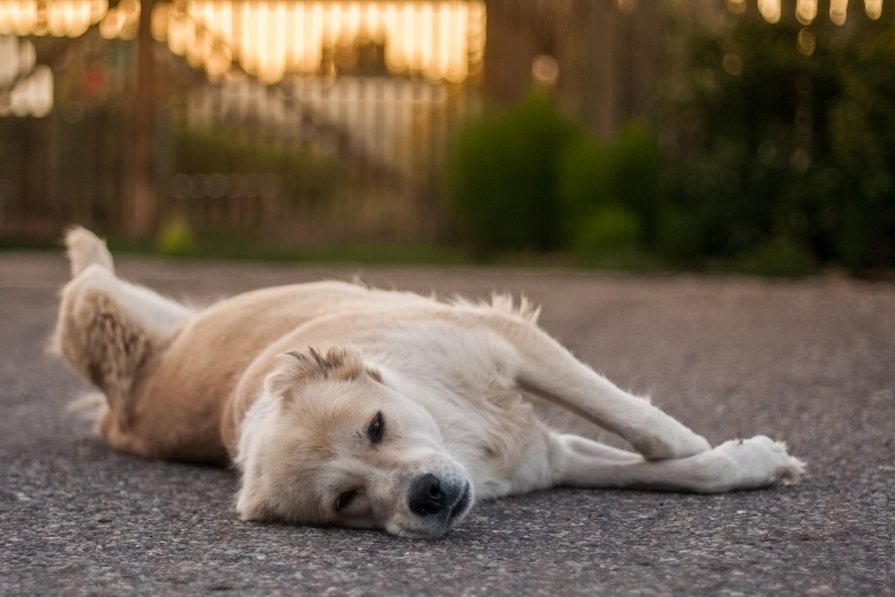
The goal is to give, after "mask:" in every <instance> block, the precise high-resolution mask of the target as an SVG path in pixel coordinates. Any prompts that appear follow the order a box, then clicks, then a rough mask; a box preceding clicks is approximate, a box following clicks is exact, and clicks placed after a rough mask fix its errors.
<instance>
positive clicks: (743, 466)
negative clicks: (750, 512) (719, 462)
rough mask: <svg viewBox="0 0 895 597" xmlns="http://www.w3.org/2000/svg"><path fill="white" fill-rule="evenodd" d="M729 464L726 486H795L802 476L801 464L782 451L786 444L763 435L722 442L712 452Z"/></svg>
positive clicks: (732, 487)
mask: <svg viewBox="0 0 895 597" xmlns="http://www.w3.org/2000/svg"><path fill="white" fill-rule="evenodd" d="M713 452H715V453H716V454H717V455H718V456H719V457H721V458H723V459H724V460H725V461H726V462H727V463H729V464H730V465H731V468H730V469H729V471H728V473H729V475H730V477H729V479H728V483H729V485H730V486H729V487H727V488H725V489H723V490H725V491H729V490H732V489H754V488H758V487H768V486H771V485H778V484H782V485H792V484H794V483H798V481H799V479H801V477H802V475H803V474H804V473H805V468H806V465H805V462H804V461H803V460H800V459H798V458H795V457H793V456H790V455H789V453H788V452H787V451H786V444H784V443H783V442H777V441H774V440H772V439H771V438H769V437H767V436H764V435H756V436H755V437H752V438H749V439H734V440H730V441H727V442H724V443H723V444H721V445H720V446H718V447H717V448H715V449H714V450H713Z"/></svg>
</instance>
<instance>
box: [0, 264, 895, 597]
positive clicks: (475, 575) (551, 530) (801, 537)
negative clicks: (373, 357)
mask: <svg viewBox="0 0 895 597" xmlns="http://www.w3.org/2000/svg"><path fill="white" fill-rule="evenodd" d="M118 265H119V267H118V271H119V274H120V275H123V276H124V277H128V278H130V279H133V280H136V281H139V282H141V283H144V284H146V285H148V286H150V287H153V288H156V289H159V290H161V291H164V292H166V293H168V294H170V295H172V296H175V297H178V298H182V297H192V299H193V300H198V301H213V300H216V299H218V298H220V297H222V296H226V295H230V294H234V293H237V292H241V291H244V290H249V289H252V288H257V287H262V286H269V285H274V284H283V283H291V282H302V281H310V280H315V279H321V278H329V277H335V278H340V279H351V278H352V277H353V276H354V275H356V274H359V275H360V276H361V277H362V279H363V280H364V281H365V282H367V283H371V284H374V285H379V286H385V287H395V288H400V289H409V290H416V291H422V292H429V291H432V290H434V291H437V292H438V293H441V294H444V295H451V294H454V293H461V294H464V295H468V296H473V297H484V296H486V295H488V294H489V293H490V292H491V291H492V290H508V291H512V292H514V293H524V294H526V295H527V296H528V297H530V298H531V299H533V300H534V301H536V302H539V303H541V304H542V305H543V314H542V317H541V322H542V325H543V327H544V328H545V329H546V330H547V331H548V332H550V333H551V334H552V335H553V336H555V337H556V338H557V339H559V340H560V341H561V342H563V343H564V344H565V345H566V346H568V347H569V348H570V349H571V350H572V351H573V352H574V353H575V354H576V355H577V356H578V357H579V358H581V359H582V360H583V361H585V362H587V363H589V364H591V365H592V366H594V367H595V368H596V369H597V370H598V371H600V372H602V373H604V374H605V375H607V376H608V377H609V378H610V379H612V380H613V381H615V382H616V383H618V384H619V385H621V386H623V387H625V388H627V389H631V390H633V391H635V392H639V393H643V394H648V395H650V396H651V397H652V398H653V401H654V402H655V403H656V404H658V405H659V406H660V407H662V408H663V409H665V410H666V411H668V412H669V413H670V414H672V415H673V416H675V417H677V418H679V419H681V420H682V421H684V422H685V423H686V424H688V425H689V426H691V427H692V428H693V429H694V430H696V431H697V432H699V433H701V434H703V435H704V436H706V437H707V438H708V439H709V441H711V442H712V443H713V444H714V443H720V442H722V441H724V440H727V439H730V438H733V437H748V436H751V435H754V434H758V433H763V434H767V435H770V436H772V437H774V438H777V439H783V440H785V441H787V443H788V445H789V447H790V451H791V453H793V454H794V455H797V456H800V457H802V458H805V459H806V460H807V461H808V465H809V474H808V476H807V478H805V480H804V481H803V482H802V483H801V484H800V485H798V486H795V487H788V488H780V489H773V490H762V491H749V492H739V493H732V494H725V495H714V496H696V495H684V494H673V493H664V494H663V493H647V492H639V491H605V490H597V491H587V490H571V489H556V490H550V491H544V492H540V493H535V494H530V495H525V496H520V497H512V498H507V499H502V500H498V501H494V502H490V503H482V504H479V505H477V506H476V508H475V510H474V511H473V514H472V515H471V516H470V517H469V518H468V520H467V521H466V522H465V523H464V524H463V525H462V526H461V527H459V528H458V529H456V530H455V531H453V532H452V533H450V534H449V535H448V536H447V537H445V538H444V539H442V540H439V541H412V540H406V539H399V538H395V537H392V536H388V535H386V534H384V533H381V532H361V531H348V530H339V529H312V528H300V527H292V526H284V525H273V524H271V525H259V524H247V523H241V522H240V521H239V520H238V519H237V517H236V514H235V511H234V494H235V491H236V487H237V478H236V476H235V474H234V473H233V472H232V471H229V470H223V469H214V468H205V467H198V466H188V465H183V464H172V463H165V462H155V461H147V460H142V459H139V458H134V457H130V456H126V455H122V454H118V453H116V452H114V451H112V450H111V449H109V448H107V447H106V446H105V445H104V444H103V443H102V442H101V441H99V440H98V439H96V438H94V437H93V436H91V434H90V427H91V425H90V422H89V421H85V420H83V418H82V417H79V415H78V414H77V413H72V412H69V411H68V410H67V408H66V406H67V405H68V404H69V403H70V402H71V401H72V400H73V399H75V398H77V397H78V396H79V395H80V394H82V393H85V392H88V391H90V388H89V386H88V385H87V384H85V383H84V382H82V381H80V380H79V379H78V378H77V377H76V376H75V375H74V374H72V373H71V372H70V371H68V370H67V369H66V368H65V367H64V366H63V364H62V363H61V362H60V361H59V360H57V359H56V358H55V357H53V356H50V355H48V354H47V352H46V346H47V339H48V337H49V335H50V332H51V330H52V326H53V322H54V317H55V309H56V302H57V290H58V288H59V287H60V286H61V285H62V284H63V283H64V281H65V279H66V275H67V272H66V265H65V263H64V261H63V259H62V257H61V255H54V254H39V253H17V252H6V253H0V351H2V359H0V409H2V412H0V462H2V465H0V594H2V595H57V594H61V595H87V594H91V595H122V594H136V595H169V594H198V593H223V594H233V595H277V594H284V595H296V594H311V595H313V594H327V595H451V596H459V595H488V596H489V597H495V596H499V595H550V596H553V595H560V594H561V595H566V596H571V595H780V594H786V593H790V594H794V595H875V594H890V593H891V592H892V586H893V584H895V582H893V581H895V579H893V576H895V548H893V547H895V544H893V537H895V523H893V513H895V458H893V455H895V286H893V285H891V284H882V283H880V284H870V283H863V282H859V281H853V280H846V279H841V278H835V277H827V278H816V279H809V280H803V281H785V282H781V281H764V280H756V279H750V278H742V277H699V276H691V275H685V276H655V277H643V276H626V275H609V274H598V273H591V272H555V271H527V270H526V271H523V270H505V269H465V268H371V269H359V268H358V269H352V268H347V267H326V268H324V267H311V266H287V265H270V264H251V263H241V264H234V263H202V262H166V261H160V260H152V259H146V258H124V259H119V262H118ZM544 415H545V416H546V417H547V418H548V419H549V420H551V422H552V423H553V424H554V425H556V426H559V427H564V428H566V429H569V430H573V431H576V432H579V433H583V434H586V435H590V436H592V437H598V438H601V439H605V440H608V441H615V440H613V438H610V437H609V436H608V434H605V433H603V432H600V431H599V430H597V429H594V428H591V427H590V426H589V425H587V424H586V423H583V422H581V421H578V420H576V419H574V418H573V417H571V416H568V415H565V414H564V413H558V412H555V411H549V412H545V413H544Z"/></svg>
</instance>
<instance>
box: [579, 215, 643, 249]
mask: <svg viewBox="0 0 895 597" xmlns="http://www.w3.org/2000/svg"><path fill="white" fill-rule="evenodd" d="M639 236H640V222H639V220H638V218H637V216H636V215H635V214H634V213H633V212H632V211H631V210H630V209H627V208H625V207H622V206H621V205H613V204H607V205H601V206H599V207H595V208H594V209H593V210H592V211H591V212H590V213H589V214H588V215H587V216H586V217H584V218H582V219H581V220H580V222H579V225H578V227H577V229H576V230H575V233H574V237H573V244H572V249H573V251H574V252H575V254H576V255H577V256H578V257H579V259H583V260H585V261H587V260H588V259H591V258H594V257H599V256H601V255H605V254H607V253H614V252H618V251H620V250H624V249H632V248H634V247H636V245H637V241H638V238H639Z"/></svg>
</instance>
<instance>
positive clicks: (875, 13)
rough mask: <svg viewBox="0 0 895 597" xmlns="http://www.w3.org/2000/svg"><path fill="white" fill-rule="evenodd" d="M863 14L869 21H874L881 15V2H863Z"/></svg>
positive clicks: (866, 0) (879, 0)
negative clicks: (865, 14)
mask: <svg viewBox="0 0 895 597" xmlns="http://www.w3.org/2000/svg"><path fill="white" fill-rule="evenodd" d="M864 12H865V13H867V17H868V18H869V19H871V20H874V21H876V20H877V19H879V18H880V16H882V14H883V0H864Z"/></svg>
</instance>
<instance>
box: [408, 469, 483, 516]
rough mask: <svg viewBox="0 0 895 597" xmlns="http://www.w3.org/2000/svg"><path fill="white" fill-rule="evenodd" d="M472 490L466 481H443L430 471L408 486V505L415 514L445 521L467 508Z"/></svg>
mask: <svg viewBox="0 0 895 597" xmlns="http://www.w3.org/2000/svg"><path fill="white" fill-rule="evenodd" d="M471 498H472V492H471V489H470V486H469V483H468V482H465V481H464V482H453V483H448V482H444V481H442V480H441V479H439V478H438V477H436V476H435V475H433V474H431V473H426V474H424V475H420V476H419V477H418V478H417V479H416V481H414V483H413V485H412V486H411V488H410V495H409V501H408V506H409V507H410V511H411V512H413V513H414V514H416V515H417V516H422V517H430V516H431V517H436V518H444V519H446V522H452V521H453V520H454V519H456V518H458V517H459V516H462V515H463V514H465V513H466V511H467V510H468V509H469V506H470V502H471Z"/></svg>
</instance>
